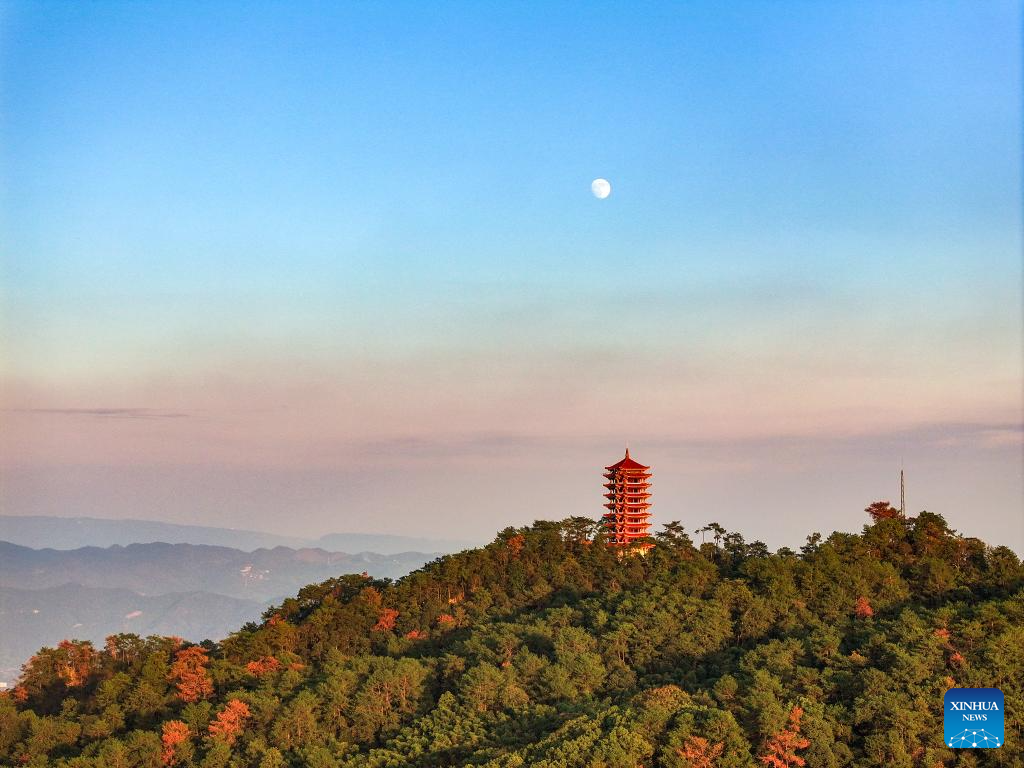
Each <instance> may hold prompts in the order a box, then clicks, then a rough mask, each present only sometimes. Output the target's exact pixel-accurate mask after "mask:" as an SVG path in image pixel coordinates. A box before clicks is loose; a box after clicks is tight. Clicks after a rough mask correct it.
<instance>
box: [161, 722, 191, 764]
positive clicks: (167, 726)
mask: <svg viewBox="0 0 1024 768" xmlns="http://www.w3.org/2000/svg"><path fill="white" fill-rule="evenodd" d="M191 735H192V734H191V732H190V731H189V729H188V726H187V725H185V723H183V722H181V720H170V721H168V722H166V723H164V728H163V735H162V736H161V737H160V741H161V743H162V744H163V751H162V752H161V753H160V759H161V761H162V762H163V764H164V765H167V766H170V765H174V764H175V763H176V762H177V757H176V755H175V752H176V750H177V748H178V745H179V744H181V743H182V742H185V741H188V738H189V736H191Z"/></svg>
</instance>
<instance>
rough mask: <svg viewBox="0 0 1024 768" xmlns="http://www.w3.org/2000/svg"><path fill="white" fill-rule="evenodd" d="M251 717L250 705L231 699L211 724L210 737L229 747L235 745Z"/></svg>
mask: <svg viewBox="0 0 1024 768" xmlns="http://www.w3.org/2000/svg"><path fill="white" fill-rule="evenodd" d="M250 715H251V713H250V711H249V705H248V704H246V703H245V702H244V701H240V700H238V699H231V700H230V701H229V702H228V703H227V704H226V705H225V707H224V709H222V710H221V711H220V712H219V713H218V714H217V717H215V718H214V720H213V722H212V723H210V736H212V737H213V738H214V739H220V740H221V741H223V742H225V743H227V744H229V745H230V744H234V743H235V739H237V738H238V737H239V735H241V733H242V730H243V728H244V727H245V721H246V720H248V719H249V716H250Z"/></svg>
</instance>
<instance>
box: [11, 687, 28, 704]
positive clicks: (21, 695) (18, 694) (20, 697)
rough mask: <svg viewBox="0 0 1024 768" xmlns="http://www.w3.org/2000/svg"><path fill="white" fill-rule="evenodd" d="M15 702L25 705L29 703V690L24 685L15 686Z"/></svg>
mask: <svg viewBox="0 0 1024 768" xmlns="http://www.w3.org/2000/svg"><path fill="white" fill-rule="evenodd" d="M12 695H13V696H14V700H15V701H16V702H18V703H19V704H24V703H25V702H26V701H28V689H27V688H26V687H25V686H24V685H16V686H14V693H13V694H12Z"/></svg>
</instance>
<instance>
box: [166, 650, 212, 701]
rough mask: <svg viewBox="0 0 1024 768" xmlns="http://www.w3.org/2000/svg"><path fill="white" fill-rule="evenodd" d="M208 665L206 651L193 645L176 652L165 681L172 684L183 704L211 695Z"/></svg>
mask: <svg viewBox="0 0 1024 768" xmlns="http://www.w3.org/2000/svg"><path fill="white" fill-rule="evenodd" d="M209 663H210V660H209V658H208V657H207V655H206V651H205V650H204V649H203V648H200V647H199V646H198V645H193V646H190V647H188V648H184V649H182V650H180V651H178V652H177V653H176V654H175V656H174V663H173V664H172V665H171V671H170V673H169V674H168V676H167V679H168V680H169V681H170V682H172V683H174V685H175V686H176V687H177V690H178V698H179V699H181V700H182V701H185V702H190V701H199V700H200V699H207V698H209V697H210V696H212V695H213V682H212V681H211V680H210V675H209V674H208V673H207V671H206V665H207V664H209Z"/></svg>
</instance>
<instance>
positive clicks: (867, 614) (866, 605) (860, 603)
mask: <svg viewBox="0 0 1024 768" xmlns="http://www.w3.org/2000/svg"><path fill="white" fill-rule="evenodd" d="M853 612H854V613H855V614H856V615H857V618H858V619H870V618H871V617H872V616H874V615H875V610H874V609H873V608H872V607H871V603H870V602H868V599H867V598H866V597H864V595H861V596H860V597H858V598H857V603H856V605H854V606H853Z"/></svg>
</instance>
